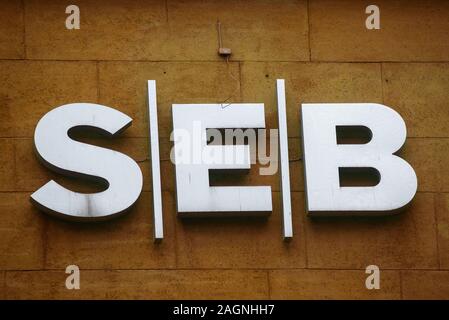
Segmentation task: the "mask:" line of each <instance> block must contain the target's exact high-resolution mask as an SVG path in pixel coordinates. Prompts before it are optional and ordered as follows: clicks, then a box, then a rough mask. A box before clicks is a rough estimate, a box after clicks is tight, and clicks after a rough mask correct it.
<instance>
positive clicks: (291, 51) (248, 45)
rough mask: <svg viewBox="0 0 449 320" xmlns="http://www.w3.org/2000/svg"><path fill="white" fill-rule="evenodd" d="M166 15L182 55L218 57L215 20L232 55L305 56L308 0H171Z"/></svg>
mask: <svg viewBox="0 0 449 320" xmlns="http://www.w3.org/2000/svg"><path fill="white" fill-rule="evenodd" d="M168 14H169V16H168V21H169V25H170V31H172V32H176V43H177V44H178V50H179V53H178V56H179V57H180V58H182V59H185V58H187V59H190V60H197V59H199V58H200V57H203V59H208V60H210V59H217V54H216V52H217V42H218V39H217V31H216V22H217V19H218V20H220V22H221V29H222V39H223V46H224V47H228V48H230V49H231V50H232V56H231V58H232V59H236V60H257V61H266V60H268V61H269V60H277V61H308V60H309V44H308V23H307V2H306V1H302V0H300V1H282V0H275V1H269V0H262V1H258V0H250V1H238V0H232V1H226V2H223V1H219V0H213V1H206V2H205V1H199V0H195V1H190V0H187V1H186V0H184V1H178V0H169V1H168ZM198 48H201V50H198Z"/></svg>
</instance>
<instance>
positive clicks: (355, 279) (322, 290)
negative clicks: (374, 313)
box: [269, 269, 401, 300]
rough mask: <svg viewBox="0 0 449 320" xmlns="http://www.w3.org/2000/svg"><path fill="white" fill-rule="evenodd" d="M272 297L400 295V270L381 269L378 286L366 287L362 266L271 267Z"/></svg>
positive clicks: (384, 296)
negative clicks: (276, 268) (299, 268)
mask: <svg viewBox="0 0 449 320" xmlns="http://www.w3.org/2000/svg"><path fill="white" fill-rule="evenodd" d="M269 274H270V297H271V299H292V300H296V299H364V300H372V299H400V297H401V284H400V276H399V271H382V270H381V273H380V289H379V290H374V289H373V290H368V289H367V288H366V286H365V280H366V278H367V277H368V276H369V275H368V274H366V273H365V270H310V269H308V270H305V269H304V270H272V271H270V273H269Z"/></svg>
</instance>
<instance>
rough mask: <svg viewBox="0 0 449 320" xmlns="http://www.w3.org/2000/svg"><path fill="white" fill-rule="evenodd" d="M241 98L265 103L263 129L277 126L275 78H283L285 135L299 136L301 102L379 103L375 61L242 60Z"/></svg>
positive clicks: (379, 87) (379, 77)
mask: <svg viewBox="0 0 449 320" xmlns="http://www.w3.org/2000/svg"><path fill="white" fill-rule="evenodd" d="M241 73H242V80H241V82H242V100H243V101H245V102H263V103H265V118H266V123H267V128H270V129H271V128H277V127H278V126H277V96H276V79H285V91H286V99H287V127H288V135H289V137H299V136H301V132H300V105H301V104H302V103H320V102H324V103H331V102H334V103H341V102H377V103H382V87H381V68H380V65H379V64H363V63H362V64H359V63H338V64H337V63H294V62H285V63H280V62H243V63H242V66H241Z"/></svg>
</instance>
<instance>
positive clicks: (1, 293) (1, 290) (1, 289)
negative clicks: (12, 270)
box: [0, 271, 6, 299]
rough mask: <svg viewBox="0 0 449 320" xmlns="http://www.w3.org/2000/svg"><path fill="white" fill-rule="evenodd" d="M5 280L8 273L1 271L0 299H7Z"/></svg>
mask: <svg viewBox="0 0 449 320" xmlns="http://www.w3.org/2000/svg"><path fill="white" fill-rule="evenodd" d="M5 279H6V272H4V271H0V299H6V294H5V293H6V288H5Z"/></svg>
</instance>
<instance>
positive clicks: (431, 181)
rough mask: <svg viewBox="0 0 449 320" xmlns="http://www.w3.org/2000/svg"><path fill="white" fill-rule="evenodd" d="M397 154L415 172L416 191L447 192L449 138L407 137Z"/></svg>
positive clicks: (448, 187)
mask: <svg viewBox="0 0 449 320" xmlns="http://www.w3.org/2000/svg"><path fill="white" fill-rule="evenodd" d="M398 156H400V157H402V158H403V159H405V160H406V161H407V162H408V163H410V165H411V166H412V167H413V169H414V170H415V172H416V175H417V177H418V191H422V192H447V191H448V190H449V184H448V183H447V181H449V167H448V165H447V161H448V160H447V159H448V157H449V139H447V138H441V139H440V138H437V139H434V138H425V139H423V138H408V139H407V141H406V143H405V145H404V147H403V148H402V149H401V151H400V152H398Z"/></svg>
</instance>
